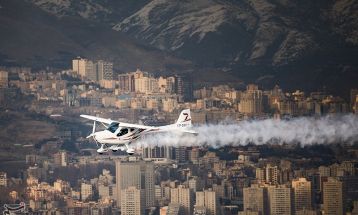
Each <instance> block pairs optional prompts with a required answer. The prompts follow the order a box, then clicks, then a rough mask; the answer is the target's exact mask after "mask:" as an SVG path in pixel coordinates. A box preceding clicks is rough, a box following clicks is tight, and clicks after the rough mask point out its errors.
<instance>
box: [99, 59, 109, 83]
mask: <svg viewBox="0 0 358 215" xmlns="http://www.w3.org/2000/svg"><path fill="white" fill-rule="evenodd" d="M97 73H98V80H99V81H100V80H113V63H112V62H108V61H103V60H99V61H98V62H97Z"/></svg>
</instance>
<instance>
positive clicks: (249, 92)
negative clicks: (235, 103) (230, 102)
mask: <svg viewBox="0 0 358 215" xmlns="http://www.w3.org/2000/svg"><path fill="white" fill-rule="evenodd" d="M262 98H263V96H262V91H261V90H259V89H258V86H257V85H254V84H250V85H248V86H247V89H246V91H245V92H243V93H242V94H241V99H240V104H239V111H240V112H241V113H246V114H250V115H255V114H260V113H262V112H263V105H262Z"/></svg>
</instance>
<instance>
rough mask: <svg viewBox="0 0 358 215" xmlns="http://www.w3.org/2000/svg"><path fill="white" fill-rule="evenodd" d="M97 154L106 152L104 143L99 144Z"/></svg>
mask: <svg viewBox="0 0 358 215" xmlns="http://www.w3.org/2000/svg"><path fill="white" fill-rule="evenodd" d="M97 152H98V154H100V155H102V154H103V153H104V152H108V148H107V147H106V145H105V144H101V147H100V148H99V149H97Z"/></svg>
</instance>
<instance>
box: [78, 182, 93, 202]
mask: <svg viewBox="0 0 358 215" xmlns="http://www.w3.org/2000/svg"><path fill="white" fill-rule="evenodd" d="M92 195H93V189H92V185H91V184H87V183H82V184H81V200H82V201H86V200H89V199H90V198H91V197H92Z"/></svg>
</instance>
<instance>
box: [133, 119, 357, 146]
mask: <svg viewBox="0 0 358 215" xmlns="http://www.w3.org/2000/svg"><path fill="white" fill-rule="evenodd" d="M192 130H195V131H196V132H198V133H199V134H198V135H197V136H195V135H192V134H187V133H184V134H183V133H176V132H175V133H174V132H167V133H158V134H152V135H147V136H145V137H143V138H142V139H140V140H138V141H137V143H136V146H144V147H146V146H156V145H157V146H163V145H170V146H209V147H214V148H218V147H223V146H227V145H233V146H235V145H246V144H249V143H252V144H257V145H260V144H266V143H278V144H282V143H300V144H301V145H309V144H330V143H354V142H357V141H358V116H357V115H353V114H349V115H340V116H325V117H320V118H314V117H299V118H293V119H290V120H275V119H266V120H252V121H241V122H235V123H219V124H206V125H199V126H194V127H192Z"/></svg>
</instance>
